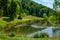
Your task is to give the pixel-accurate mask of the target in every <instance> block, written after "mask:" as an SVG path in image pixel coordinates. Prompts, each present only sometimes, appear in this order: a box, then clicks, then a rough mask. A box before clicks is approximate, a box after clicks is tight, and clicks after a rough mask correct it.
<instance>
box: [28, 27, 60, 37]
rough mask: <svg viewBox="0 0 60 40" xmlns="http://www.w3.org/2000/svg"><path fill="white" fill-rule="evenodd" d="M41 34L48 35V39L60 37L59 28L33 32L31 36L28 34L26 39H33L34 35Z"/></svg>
mask: <svg viewBox="0 0 60 40" xmlns="http://www.w3.org/2000/svg"><path fill="white" fill-rule="evenodd" d="M41 32H45V33H47V34H48V35H49V37H60V28H59V27H47V28H46V29H43V30H41V31H37V32H34V33H32V34H28V35H27V36H28V37H33V36H34V35H35V34H40V33H41Z"/></svg>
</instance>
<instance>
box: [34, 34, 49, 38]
mask: <svg viewBox="0 0 60 40" xmlns="http://www.w3.org/2000/svg"><path fill="white" fill-rule="evenodd" d="M46 37H49V36H48V34H47V33H40V34H35V35H34V38H46Z"/></svg>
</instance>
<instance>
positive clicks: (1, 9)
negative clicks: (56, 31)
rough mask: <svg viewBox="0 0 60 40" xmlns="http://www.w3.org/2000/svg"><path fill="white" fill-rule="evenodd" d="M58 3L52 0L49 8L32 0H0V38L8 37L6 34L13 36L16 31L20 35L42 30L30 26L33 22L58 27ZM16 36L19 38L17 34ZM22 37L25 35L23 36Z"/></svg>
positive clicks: (59, 24) (59, 16) (59, 13)
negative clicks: (51, 6)
mask: <svg viewBox="0 0 60 40" xmlns="http://www.w3.org/2000/svg"><path fill="white" fill-rule="evenodd" d="M59 3H60V2H57V1H56V0H54V4H53V8H49V7H46V6H44V5H42V4H38V3H36V2H34V1H33V0H0V35H1V34H2V33H3V34H2V35H1V36H0V39H2V40H4V38H5V39H6V38H7V39H10V38H9V37H7V36H6V35H7V34H8V36H15V33H16V34H17V35H20V36H21V34H22V35H26V34H30V33H32V32H36V31H38V30H42V29H40V28H38V29H37V28H32V27H31V25H34V24H36V25H38V26H43V27H44V28H45V27H47V26H54V27H60V11H59V10H57V8H58V6H57V5H59ZM59 7H60V5H59ZM17 26H18V27H17ZM20 26H21V28H20ZM15 27H17V28H15ZM44 28H43V29H44ZM5 32H7V34H6V33H5ZM12 32H14V33H12ZM18 33H20V34H18ZM4 34H5V35H4ZM3 35H4V37H3ZM1 37H2V38H1ZM15 37H17V36H15ZM17 38H18V39H19V36H18V37H17ZM17 38H16V40H17ZM21 38H22V37H21ZM23 38H26V37H25V36H23ZM12 40H14V39H12ZM23 40H24V39H23ZM27 40H28V39H27ZM32 40H33V39H32ZM36 40H37V39H36ZM38 40H40V39H38ZM42 40H44V39H42ZM51 40H55V39H51ZM58 40H59V39H58Z"/></svg>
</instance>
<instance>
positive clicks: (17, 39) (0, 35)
mask: <svg viewBox="0 0 60 40" xmlns="http://www.w3.org/2000/svg"><path fill="white" fill-rule="evenodd" d="M0 40H60V38H29V37H26V36H23V35H17V34H16V35H15V36H14V37H10V36H9V34H6V33H4V32H0Z"/></svg>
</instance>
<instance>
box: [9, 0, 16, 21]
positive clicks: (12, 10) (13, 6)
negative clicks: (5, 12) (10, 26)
mask: <svg viewBox="0 0 60 40" xmlns="http://www.w3.org/2000/svg"><path fill="white" fill-rule="evenodd" d="M16 7H17V4H16V1H14V0H12V2H11V4H10V7H9V17H10V19H11V20H14V18H15V17H16Z"/></svg>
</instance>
